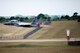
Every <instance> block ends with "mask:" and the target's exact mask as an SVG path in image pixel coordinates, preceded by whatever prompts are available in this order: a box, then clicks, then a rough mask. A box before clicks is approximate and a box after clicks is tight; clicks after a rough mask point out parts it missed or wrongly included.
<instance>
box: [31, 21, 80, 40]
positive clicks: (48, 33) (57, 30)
mask: <svg viewBox="0 0 80 53" xmlns="http://www.w3.org/2000/svg"><path fill="white" fill-rule="evenodd" d="M67 29H69V30H70V32H71V33H70V36H71V37H73V38H80V23H79V22H77V21H53V22H52V24H51V25H50V26H49V27H44V28H43V29H41V30H39V31H38V32H36V33H35V34H33V35H32V38H31V39H36V38H37V39H53V38H65V37H66V30H67Z"/></svg>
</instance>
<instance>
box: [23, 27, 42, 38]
mask: <svg viewBox="0 0 80 53" xmlns="http://www.w3.org/2000/svg"><path fill="white" fill-rule="evenodd" d="M41 28H42V27H37V28H36V29H34V30H33V31H31V32H29V33H28V34H26V35H25V36H24V38H23V39H26V38H27V37H28V36H30V35H32V34H33V33H35V32H37V31H38V30H40V29H41Z"/></svg>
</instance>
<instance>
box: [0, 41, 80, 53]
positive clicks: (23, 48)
mask: <svg viewBox="0 0 80 53" xmlns="http://www.w3.org/2000/svg"><path fill="white" fill-rule="evenodd" d="M0 53H80V46H68V45H67V43H66V42H40V43H33V42H31V43H30V42H28V43H24V42H23V43H20V42H18V43H0Z"/></svg>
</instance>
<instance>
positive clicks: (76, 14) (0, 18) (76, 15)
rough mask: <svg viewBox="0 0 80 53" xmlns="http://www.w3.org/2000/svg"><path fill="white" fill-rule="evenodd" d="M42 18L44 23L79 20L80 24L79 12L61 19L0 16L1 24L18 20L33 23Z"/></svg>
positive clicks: (39, 15)
mask: <svg viewBox="0 0 80 53" xmlns="http://www.w3.org/2000/svg"><path fill="white" fill-rule="evenodd" d="M36 17H38V18H40V17H42V18H43V19H44V21H46V20H48V21H49V20H53V21H56V20H77V21H78V22H80V15H78V13H77V12H75V13H73V15H72V16H69V15H65V16H63V15H62V16H61V17H58V16H53V17H54V18H53V17H51V16H49V15H45V14H42V13H40V14H38V15H37V16H33V17H32V18H29V17H27V16H26V17H20V16H11V17H10V18H6V17H3V16H0V22H6V21H9V20H14V19H15V20H18V21H23V22H31V21H32V20H33V19H34V18H36Z"/></svg>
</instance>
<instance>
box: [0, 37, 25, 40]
mask: <svg viewBox="0 0 80 53" xmlns="http://www.w3.org/2000/svg"><path fill="white" fill-rule="evenodd" d="M23 38H24V36H0V40H17V39H23Z"/></svg>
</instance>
